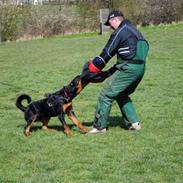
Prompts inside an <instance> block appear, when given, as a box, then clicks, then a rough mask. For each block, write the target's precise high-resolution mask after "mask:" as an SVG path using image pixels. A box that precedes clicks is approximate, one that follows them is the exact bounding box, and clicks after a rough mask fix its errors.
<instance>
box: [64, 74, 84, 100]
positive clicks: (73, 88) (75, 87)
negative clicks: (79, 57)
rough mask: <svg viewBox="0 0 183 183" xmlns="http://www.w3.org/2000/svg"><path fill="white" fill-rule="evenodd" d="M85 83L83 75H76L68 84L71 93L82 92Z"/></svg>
mask: <svg viewBox="0 0 183 183" xmlns="http://www.w3.org/2000/svg"><path fill="white" fill-rule="evenodd" d="M84 87H85V86H84V84H83V82H82V80H81V76H80V75H78V76H76V77H75V78H74V79H73V80H72V81H71V82H70V84H69V85H68V87H67V88H68V90H69V93H70V94H72V95H74V96H76V95H77V94H79V93H80V92H81V90H82V89H83V88H84Z"/></svg>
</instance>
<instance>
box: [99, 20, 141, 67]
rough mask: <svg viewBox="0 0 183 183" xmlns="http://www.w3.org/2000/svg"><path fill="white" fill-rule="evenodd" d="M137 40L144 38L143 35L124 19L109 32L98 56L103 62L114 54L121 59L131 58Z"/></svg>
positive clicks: (133, 54)
mask: <svg viewBox="0 0 183 183" xmlns="http://www.w3.org/2000/svg"><path fill="white" fill-rule="evenodd" d="M138 40H144V37H143V36H142V34H141V33H140V32H139V31H138V30H137V29H136V27H135V26H133V25H132V24H131V22H130V21H129V20H127V19H125V20H123V22H122V23H121V24H120V26H119V27H118V28H117V29H116V30H115V31H114V32H113V33H112V34H111V37H110V39H109V40H108V42H107V44H106V46H105V47H104V49H103V51H102V53H101V54H100V57H101V58H102V59H103V60H104V61H105V64H106V63H107V62H108V61H109V60H110V59H111V58H112V57H113V56H114V55H116V54H117V57H118V58H121V59H122V60H131V59H133V57H134V56H135V54H136V47H137V41H138Z"/></svg>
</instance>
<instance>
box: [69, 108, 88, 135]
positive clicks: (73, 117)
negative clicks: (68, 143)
mask: <svg viewBox="0 0 183 183" xmlns="http://www.w3.org/2000/svg"><path fill="white" fill-rule="evenodd" d="M67 115H68V117H69V118H70V119H71V120H72V121H73V123H74V124H75V125H76V126H77V127H78V128H79V129H80V130H81V131H82V132H83V133H87V132H88V131H89V129H88V128H86V127H84V126H83V125H82V124H81V122H80V121H79V120H78V119H77V117H76V115H75V114H74V112H73V111H71V110H70V111H68V112H67Z"/></svg>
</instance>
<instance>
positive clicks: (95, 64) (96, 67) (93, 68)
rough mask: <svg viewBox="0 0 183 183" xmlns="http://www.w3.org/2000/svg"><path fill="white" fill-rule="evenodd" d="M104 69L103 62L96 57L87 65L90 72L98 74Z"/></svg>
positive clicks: (100, 58)
mask: <svg viewBox="0 0 183 183" xmlns="http://www.w3.org/2000/svg"><path fill="white" fill-rule="evenodd" d="M104 67H105V61H104V59H103V58H102V57H100V56H97V57H95V58H94V59H93V61H91V62H90V64H89V70H90V72H95V73H97V72H100V71H101V70H102V69H103V68H104Z"/></svg>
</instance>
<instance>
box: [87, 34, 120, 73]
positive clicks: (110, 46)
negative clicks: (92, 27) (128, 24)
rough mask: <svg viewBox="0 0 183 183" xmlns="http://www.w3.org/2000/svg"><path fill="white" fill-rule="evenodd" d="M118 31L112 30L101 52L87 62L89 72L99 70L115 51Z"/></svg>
mask: <svg viewBox="0 0 183 183" xmlns="http://www.w3.org/2000/svg"><path fill="white" fill-rule="evenodd" d="M119 33H120V31H118V32H117V33H116V32H113V34H111V37H110V38H109V40H108V42H107V44H106V45H105V47H104V49H103V51H102V53H101V54H100V55H99V56H97V57H95V58H94V59H93V60H92V62H90V64H89V70H90V71H91V72H100V71H101V70H102V69H103V68H104V67H105V65H106V64H107V62H108V61H109V60H110V59H111V58H112V57H113V56H114V55H115V54H116V53H117V51H118V47H119V44H120V36H119Z"/></svg>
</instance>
